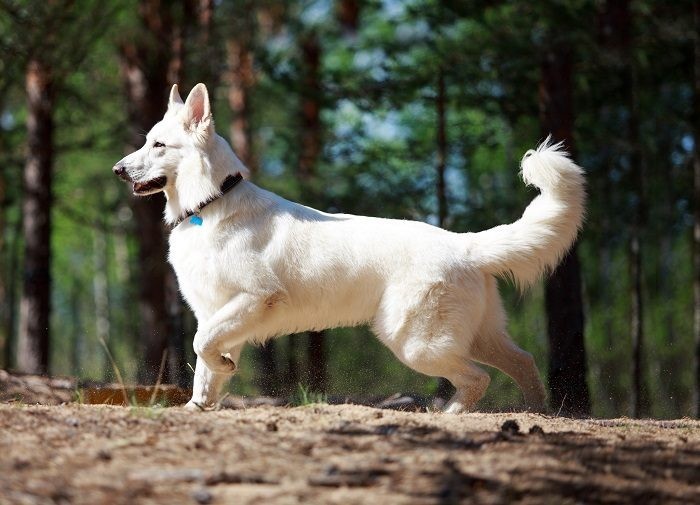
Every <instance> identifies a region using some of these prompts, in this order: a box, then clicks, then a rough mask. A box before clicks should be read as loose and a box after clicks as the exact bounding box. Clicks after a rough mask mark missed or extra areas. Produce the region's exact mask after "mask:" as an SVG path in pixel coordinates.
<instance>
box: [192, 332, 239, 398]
mask: <svg viewBox="0 0 700 505" xmlns="http://www.w3.org/2000/svg"><path fill="white" fill-rule="evenodd" d="M242 348H243V346H238V347H236V348H234V349H232V350H231V351H230V352H229V353H228V358H229V359H230V360H231V362H232V363H234V364H236V365H237V364H238V359H239V357H240V355H241V349H242ZM231 375H232V373H217V372H213V371H212V370H211V369H210V368H209V367H207V365H206V363H205V362H204V360H203V359H202V358H199V357H198V358H197V365H196V366H195V370H194V381H193V384H192V399H191V400H190V401H189V402H188V403H187V405H185V408H187V409H191V410H201V409H204V408H206V407H212V406H214V405H215V404H216V402H217V401H218V399H219V393H220V392H221V388H222V387H223V385H224V384H225V383H226V381H227V380H228V379H229V378H230V377H231Z"/></svg>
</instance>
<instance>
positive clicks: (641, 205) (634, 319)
mask: <svg viewBox="0 0 700 505" xmlns="http://www.w3.org/2000/svg"><path fill="white" fill-rule="evenodd" d="M601 21H602V24H603V30H602V35H603V41H604V48H605V49H606V50H607V51H609V52H610V53H611V54H615V55H616V59H615V61H616V62H617V63H616V65H614V67H617V68H611V69H609V70H610V71H611V72H613V73H617V74H618V75H620V76H621V84H620V90H619V92H620V96H623V97H625V98H624V99H625V100H626V105H627V110H628V116H627V117H628V119H627V128H628V131H627V139H626V140H627V149H626V151H627V155H628V157H629V164H630V170H631V173H630V180H629V183H630V188H632V190H633V191H634V193H635V197H636V199H635V200H634V201H633V203H632V209H631V210H632V219H631V221H632V222H631V226H630V236H629V244H628V248H629V273H630V281H631V282H630V286H629V296H630V336H631V342H632V398H631V404H632V412H631V413H632V416H633V417H641V416H644V415H647V414H648V412H649V402H650V399H649V392H648V388H647V384H646V381H645V379H644V371H645V368H646V367H645V356H644V300H643V285H642V279H643V270H642V268H643V262H642V255H643V250H642V244H643V240H642V237H641V233H642V230H643V229H644V222H645V214H646V198H645V190H644V185H645V170H644V160H643V158H642V151H641V146H640V143H639V103H638V102H639V100H638V97H637V88H638V85H637V82H636V71H635V65H634V54H633V50H632V49H633V46H632V44H633V30H632V28H633V25H632V15H631V12H630V2H629V0H608V1H607V2H606V3H605V6H604V11H603V12H602V15H601Z"/></svg>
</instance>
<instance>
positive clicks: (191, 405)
mask: <svg viewBox="0 0 700 505" xmlns="http://www.w3.org/2000/svg"><path fill="white" fill-rule="evenodd" d="M183 408H184V409H185V410H188V411H190V412H204V411H205V410H207V409H206V407H205V406H204V405H202V404H200V403H197V402H195V401H193V400H190V401H188V402H187V404H185V406H184V407H183Z"/></svg>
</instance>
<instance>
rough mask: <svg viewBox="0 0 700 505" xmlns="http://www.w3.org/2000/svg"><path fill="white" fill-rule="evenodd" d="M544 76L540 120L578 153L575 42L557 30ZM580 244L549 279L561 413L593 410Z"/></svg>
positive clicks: (552, 368)
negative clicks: (589, 379)
mask: <svg viewBox="0 0 700 505" xmlns="http://www.w3.org/2000/svg"><path fill="white" fill-rule="evenodd" d="M544 45H545V47H544V53H543V55H542V57H543V60H542V64H541V65H542V66H541V81H540V125H541V128H542V134H543V135H545V136H546V135H549V134H551V135H552V138H553V140H554V141H555V142H559V141H563V142H564V143H565V145H566V149H567V150H568V152H569V153H571V155H572V157H574V158H575V156H576V150H575V145H574V136H573V126H574V111H573V92H574V88H573V58H574V52H573V48H572V47H571V44H570V42H569V41H568V40H566V39H565V38H563V37H561V36H559V37H557V36H556V35H554V34H552V35H550V38H548V39H546V42H545V44H544ZM580 270H581V266H580V263H579V257H578V249H577V245H576V244H574V246H573V247H572V248H571V250H570V251H569V252H568V253H567V254H566V255H565V256H564V259H563V260H562V262H561V264H560V265H559V266H558V267H557V268H556V269H555V270H554V272H552V275H551V276H550V277H549V278H548V279H547V281H546V288H545V306H546V309H547V317H548V335H549V376H548V382H549V389H550V402H551V405H552V407H553V408H555V409H557V410H558V411H560V412H564V413H566V414H573V415H587V414H589V413H590V409H591V406H590V398H589V393H588V385H587V382H586V373H587V365H586V350H585V345H584V339H583V335H584V315H583V300H582V293H581V289H582V286H581V273H580Z"/></svg>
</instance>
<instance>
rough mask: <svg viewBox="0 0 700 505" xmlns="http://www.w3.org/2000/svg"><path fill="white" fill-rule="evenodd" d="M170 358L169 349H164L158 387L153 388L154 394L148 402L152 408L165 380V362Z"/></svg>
mask: <svg viewBox="0 0 700 505" xmlns="http://www.w3.org/2000/svg"><path fill="white" fill-rule="evenodd" d="M167 357H168V348H167V347H166V348H165V349H163V356H161V358H160V368H159V369H158V378H157V379H156V385H155V386H154V387H153V393H151V400H150V401H149V402H148V406H149V407H152V406H153V404H154V403H155V401H156V395H157V394H158V390H159V389H160V383H161V380H162V379H163V371H164V369H165V360H166V358H167Z"/></svg>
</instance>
